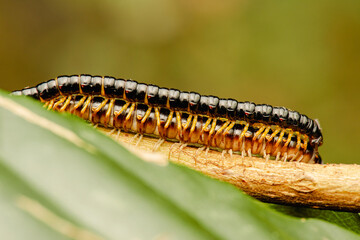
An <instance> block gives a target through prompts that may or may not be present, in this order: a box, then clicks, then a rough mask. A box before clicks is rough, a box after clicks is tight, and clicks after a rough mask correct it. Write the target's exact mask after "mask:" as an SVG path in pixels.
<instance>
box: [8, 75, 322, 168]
mask: <svg viewBox="0 0 360 240" xmlns="http://www.w3.org/2000/svg"><path fill="white" fill-rule="evenodd" d="M12 94H13V95H27V96H31V97H33V98H36V99H40V100H41V101H43V102H47V103H49V102H51V103H49V104H50V105H51V104H55V103H56V101H59V99H60V98H63V97H65V96H75V95H77V96H78V98H80V97H81V96H100V97H102V98H104V99H118V100H122V101H125V102H126V103H129V104H133V103H136V104H135V105H134V107H133V111H135V114H138V112H139V111H141V109H140V110H139V106H141V105H145V106H148V107H151V108H157V109H166V110H167V111H168V112H169V113H170V112H175V113H176V112H179V113H181V114H190V115H194V116H195V115H196V116H198V117H197V118H199V117H202V118H204V117H208V118H211V119H218V120H222V121H230V122H234V124H237V123H239V122H242V123H249V124H250V126H252V125H254V124H255V125H256V124H262V125H264V126H265V125H266V126H277V127H279V128H281V129H290V130H291V131H293V132H295V133H300V134H301V135H303V136H302V138H306V139H308V140H307V142H306V144H305V145H307V143H309V147H311V149H316V151H317V147H318V146H320V145H321V144H322V133H321V129H320V126H319V123H318V121H316V120H312V119H310V118H308V117H307V116H306V115H303V114H300V113H298V112H296V111H292V110H289V109H287V108H284V107H273V106H270V105H267V104H255V103H253V102H238V101H236V100H234V99H220V98H218V97H215V96H205V95H200V94H198V93H196V92H183V91H179V90H177V89H168V88H161V87H158V86H156V85H151V84H143V83H137V82H136V81H133V80H125V79H115V78H113V77H100V76H90V75H73V76H60V77H57V78H56V79H52V80H49V81H47V82H43V83H40V84H38V85H37V86H35V87H31V88H25V89H23V90H19V91H14V92H13V93H12ZM56 99H57V100H56ZM69 99H70V98H69ZM118 100H116V101H118ZM61 101H62V102H60V103H58V104H57V107H59V106H62V105H63V102H65V99H64V98H63V100H61ZM70 101H74V99H73V98H71V99H70V100H69V102H70ZM92 101H93V99H91V101H90V102H88V105H89V104H90V105H92V104H94V103H93V102H92ZM68 104H69V103H68ZM70 105H71V104H70ZM78 105H79V104H78ZM116 106H117V105H116V104H113V107H116ZM67 107H68V106H65V107H63V109H62V110H65V109H66V108H67ZM78 107H79V106H78ZM86 107H88V106H86ZM135 108H136V109H135ZM134 109H135V110H134ZM112 111H113V112H114V110H112ZM163 111H165V110H163ZM90 121H91V120H90ZM105 125H106V124H105ZM107 125H108V124H107ZM250 129H251V127H250ZM269 129H270V128H269ZM271 131H272V130H268V133H269V132H270V133H271ZM254 134H255V133H254ZM285 134H286V133H285ZM283 135H284V134H283ZM295 135H296V134H295ZM283 137H284V136H282V138H283ZM289 139H291V136H290V137H289ZM180 140H182V139H180ZM291 141H292V140H289V141H288V142H291ZM288 144H289V143H288ZM305 150H306V149H305ZM319 158H320V157H319ZM318 161H320V160H318Z"/></svg>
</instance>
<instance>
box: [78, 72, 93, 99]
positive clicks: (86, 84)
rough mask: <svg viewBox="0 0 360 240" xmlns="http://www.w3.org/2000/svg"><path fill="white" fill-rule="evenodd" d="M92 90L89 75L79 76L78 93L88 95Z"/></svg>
mask: <svg viewBox="0 0 360 240" xmlns="http://www.w3.org/2000/svg"><path fill="white" fill-rule="evenodd" d="M92 91H93V90H92V89H91V76H90V75H81V76H80V93H83V94H87V95H90V94H91V92H92Z"/></svg>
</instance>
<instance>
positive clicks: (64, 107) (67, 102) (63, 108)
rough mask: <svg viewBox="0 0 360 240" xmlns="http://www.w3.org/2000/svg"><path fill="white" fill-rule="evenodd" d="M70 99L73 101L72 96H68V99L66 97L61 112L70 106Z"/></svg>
mask: <svg viewBox="0 0 360 240" xmlns="http://www.w3.org/2000/svg"><path fill="white" fill-rule="evenodd" d="M70 101H71V96H68V97H67V99H66V101H65V103H64V105H63V106H62V107H61V108H60V110H59V111H60V112H63V111H65V109H66V108H67V107H68V106H69V104H70Z"/></svg>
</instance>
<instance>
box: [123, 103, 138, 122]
mask: <svg viewBox="0 0 360 240" xmlns="http://www.w3.org/2000/svg"><path fill="white" fill-rule="evenodd" d="M135 106H136V103H132V104H131V107H130V111H129V113H128V115H126V118H125V121H128V120H129V119H130V118H131V115H132V114H133V112H134V110H135Z"/></svg>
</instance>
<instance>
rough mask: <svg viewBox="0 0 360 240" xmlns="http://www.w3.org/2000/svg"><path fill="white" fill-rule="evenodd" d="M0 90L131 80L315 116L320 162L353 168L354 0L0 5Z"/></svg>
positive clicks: (43, 0) (359, 44)
mask: <svg viewBox="0 0 360 240" xmlns="http://www.w3.org/2000/svg"><path fill="white" fill-rule="evenodd" d="M0 70H1V80H0V88H2V89H5V90H8V91H11V90H15V89H19V88H23V87H25V86H32V85H35V84H37V83H39V82H41V81H45V80H48V79H51V78H54V77H56V76H58V75H63V74H79V73H89V74H98V75H110V76H115V77H124V78H132V79H135V80H137V81H140V82H146V83H153V84H158V85H161V86H166V87H170V88H179V89H181V90H191V91H197V92H200V93H202V94H212V95H217V96H219V97H224V98H235V99H237V100H250V101H254V102H256V103H268V104H271V105H280V106H285V107H288V108H290V109H294V110H297V111H299V112H301V113H305V114H306V115H308V116H309V117H311V118H318V119H319V120H320V123H321V126H322V128H323V133H324V145H323V146H322V147H321V148H320V153H321V155H322V157H323V160H324V161H325V162H344V163H360V154H359V148H360V146H359V143H360V141H359V138H360V124H359V119H360V111H359V107H360V97H359V87H360V83H359V80H360V1H359V0H344V1H337V0H317V1H276V0H275V1H267V0H253V1H245V0H243V1H236V0H224V1H218V0H197V1H192V0H177V1H168V0H121V1H120V0H119V1H111V0H102V1H95V0H81V1H80V0H79V1H70V0H61V1H60V0H37V1H34V0H31V1H30V0H22V1H20V0H14V1H8V0H7V1H6V0H5V1H4V0H0Z"/></svg>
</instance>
